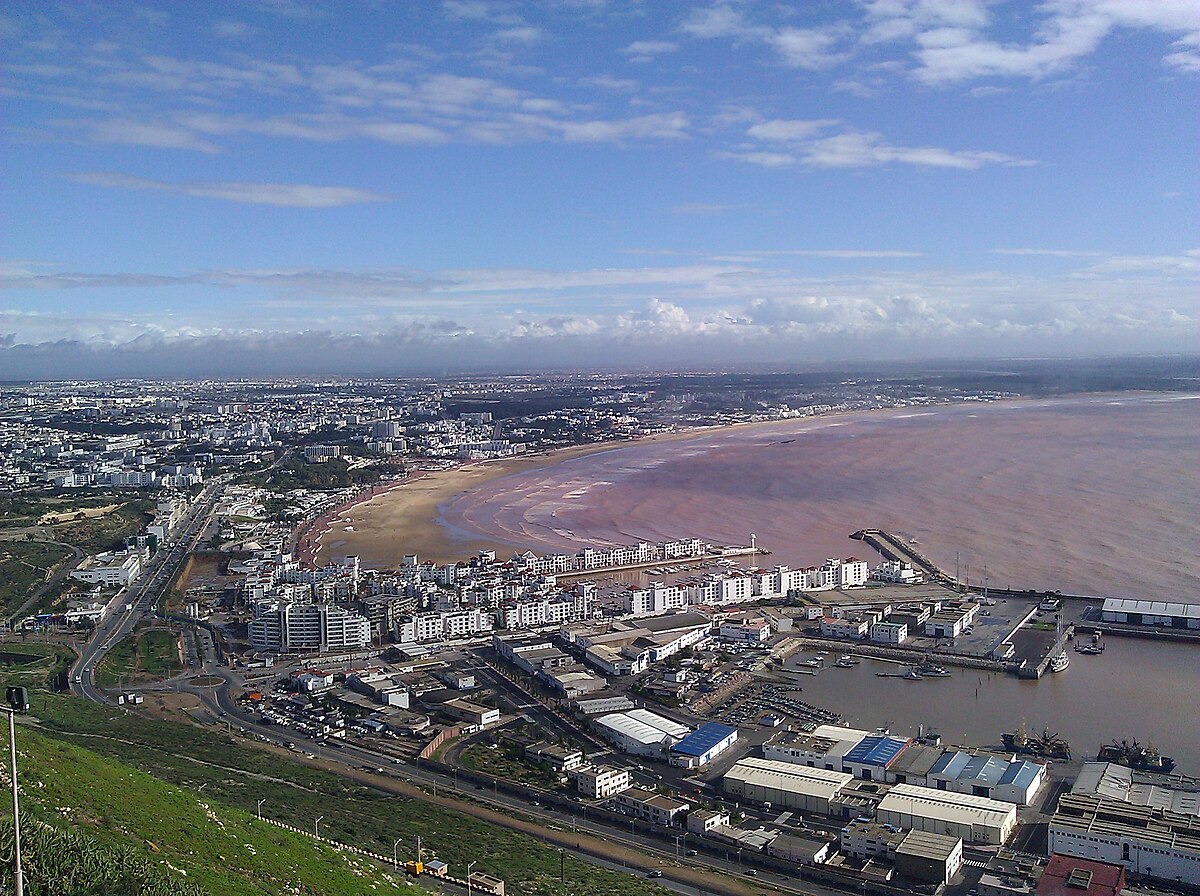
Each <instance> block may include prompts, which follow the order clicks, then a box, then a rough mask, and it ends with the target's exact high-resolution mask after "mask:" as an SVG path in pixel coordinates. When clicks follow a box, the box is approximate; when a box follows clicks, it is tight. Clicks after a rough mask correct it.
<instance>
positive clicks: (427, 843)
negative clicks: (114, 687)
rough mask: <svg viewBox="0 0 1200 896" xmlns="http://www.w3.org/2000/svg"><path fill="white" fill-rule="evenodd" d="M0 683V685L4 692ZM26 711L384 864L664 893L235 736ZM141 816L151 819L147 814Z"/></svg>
mask: <svg viewBox="0 0 1200 896" xmlns="http://www.w3.org/2000/svg"><path fill="white" fill-rule="evenodd" d="M3 677H4V675H3V670H2V669H0V679H2V678H3ZM25 677H26V680H27V681H28V676H25ZM3 683H4V682H3V681H2V680H0V686H3ZM31 703H32V712H33V714H34V715H36V716H38V717H39V718H40V720H41V725H42V728H41V732H42V733H43V734H44V735H46V736H47V738H54V739H57V740H59V741H67V742H69V743H71V744H74V745H76V746H81V747H85V748H86V749H87V750H90V751H93V752H95V753H97V754H100V755H101V756H106V757H110V758H113V759H117V760H120V761H121V762H123V763H126V764H128V765H130V766H133V767H135V768H138V769H141V770H143V771H145V772H147V773H150V774H153V775H154V776H155V777H156V778H159V779H161V780H162V781H165V782H169V783H171V784H174V785H176V786H177V787H182V788H188V790H186V791H179V790H174V791H173V792H174V793H175V794H176V795H175V796H174V797H173V798H174V799H177V800H187V799H191V800H193V801H195V799H196V796H195V794H196V792H197V790H198V789H199V788H201V787H203V793H202V796H203V798H204V799H205V800H206V801H209V800H211V801H213V803H214V804H218V803H219V804H222V805H223V806H228V807H231V808H233V809H240V810H241V811H242V816H241V817H242V818H245V817H248V816H249V815H252V814H253V813H254V812H255V810H256V807H257V802H258V800H260V799H264V800H265V802H264V804H263V815H264V816H265V817H272V818H276V819H278V820H280V821H284V822H288V823H291V824H294V825H296V826H298V827H301V828H305V829H307V828H309V827H311V826H312V824H313V819H315V818H316V817H317V816H324V819H323V820H322V822H321V833H322V835H324V836H327V837H330V838H332V839H335V840H338V841H340V842H343V843H354V844H357V845H359V846H361V847H362V848H364V849H368V850H371V851H373V852H376V853H379V854H382V855H390V854H391V852H392V844H393V842H394V841H395V839H396V838H397V837H401V838H403V845H402V851H401V855H402V856H403V855H406V854H407V855H409V856H410V857H411V853H412V852H413V851H414V847H415V844H416V838H417V835H418V834H419V835H421V838H422V842H423V846H424V848H425V851H426V852H425V855H426V858H430V857H431V856H432V855H436V856H437V857H438V858H440V859H441V860H442V861H445V862H448V863H449V864H450V866H451V871H452V873H453V872H454V871H459V872H461V871H462V870H463V868H464V867H465V866H466V864H467V863H468V862H477V863H478V865H477V868H476V870H480V871H486V872H487V873H488V874H492V875H494V876H496V877H500V878H503V879H504V880H505V881H506V883H507V890H508V892H509V893H510V894H513V896H534V894H537V896H567V894H573V896H650V894H655V896H657V894H661V893H662V892H663V890H662V889H661V888H660V887H658V886H657V885H656V884H654V883H652V882H650V881H647V880H644V879H638V878H634V877H630V876H628V875H625V874H620V873H617V872H612V871H606V870H603V869H599V868H596V867H595V866H592V865H589V864H587V863H585V862H583V861H582V860H580V859H576V858H574V857H573V856H570V855H567V856H566V857H565V860H563V861H564V862H565V865H564V866H563V867H562V868H560V856H559V853H558V850H557V849H554V848H552V847H548V846H546V845H545V844H544V843H542V842H541V841H539V840H538V839H537V838H535V837H531V836H527V835H523V834H519V833H516V832H513V831H508V830H505V829H502V828H497V827H495V826H493V825H490V824H488V823H486V822H484V821H481V820H479V819H476V818H473V817H471V816H469V815H466V814H464V813H461V812H457V811H453V810H450V809H446V808H442V807H440V806H437V805H433V804H430V803H426V802H424V801H420V800H414V799H409V798H406V797H401V796H392V795H385V794H382V793H380V792H378V791H375V790H371V789H369V788H366V787H363V786H360V785H358V784H356V783H354V782H353V781H349V780H347V779H346V778H344V777H342V776H340V775H336V774H333V773H329V772H325V771H322V770H320V769H314V768H310V767H308V766H304V765H300V764H297V763H295V762H293V761H291V760H290V759H289V758H288V757H287V756H284V755H277V754H275V753H269V752H265V751H263V750H260V749H255V748H253V747H252V746H250V745H249V744H247V743H244V742H243V741H242V740H241V739H240V738H239V737H238V736H236V735H235V736H233V737H229V736H226V735H225V734H223V733H219V732H215V731H213V730H208V729H199V728H195V727H192V726H187V725H179V724H174V723H170V722H159V721H155V720H153V719H148V718H145V717H141V716H138V715H134V714H130V713H126V712H122V711H117V710H111V709H108V708H106V707H101V706H96V705H94V704H91V703H87V702H85V701H83V700H78V699H75V698H72V697H67V696H63V695H61V694H54V693H49V692H46V691H44V690H39V691H35V692H34V693H32V694H31ZM79 783H80V785H81V786H82V785H83V784H84V783H85V782H84V781H80V782H79ZM170 790H171V788H168V791H170ZM189 794H190V796H189ZM98 810H99V807H97V811H98ZM109 811H110V812H111V811H112V810H109ZM226 811H228V810H222V812H226ZM146 817H147V818H151V817H153V816H152V813H150V814H148V815H147V816H146ZM237 817H238V816H235V815H224V814H223V815H222V816H221V820H222V821H223V822H225V823H226V824H231V823H233V820H236V818H237ZM238 830H242V829H241V828H239V829H238ZM208 835H212V832H211V831H209V832H208ZM147 836H148V835H147ZM155 842H156V845H158V846H159V847H160V848H161V847H162V844H161V843H159V842H158V841H155ZM217 842H219V843H220V844H221V846H223V847H225V848H224V849H222V850H220V852H219V853H218V854H220V855H222V856H225V857H226V858H230V857H231V856H234V855H237V853H235V851H234V849H233V846H227V845H226V843H225V841H224V840H220V839H218V841H217ZM246 842H250V841H246ZM229 843H230V844H232V843H233V840H232V839H230V840H229ZM263 857H264V850H263V849H259V850H258V856H257V858H263ZM180 860H181V861H183V860H184V859H183V858H182V857H181V859H180ZM560 870H565V880H560V879H559V875H560ZM361 891H362V892H366V891H367V889H366V888H363V889H362V890H361ZM231 892H233V891H231ZM238 892H240V891H238ZM321 892H333V891H331V890H329V891H327V890H322V891H321Z"/></svg>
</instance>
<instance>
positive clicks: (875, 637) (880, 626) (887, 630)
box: [871, 622, 908, 644]
mask: <svg viewBox="0 0 1200 896" xmlns="http://www.w3.org/2000/svg"><path fill="white" fill-rule="evenodd" d="M871 640H872V641H878V642H879V643H880V644H903V643H904V642H905V641H907V640H908V626H907V625H906V624H905V623H903V622H876V623H875V624H874V625H872V626H871Z"/></svg>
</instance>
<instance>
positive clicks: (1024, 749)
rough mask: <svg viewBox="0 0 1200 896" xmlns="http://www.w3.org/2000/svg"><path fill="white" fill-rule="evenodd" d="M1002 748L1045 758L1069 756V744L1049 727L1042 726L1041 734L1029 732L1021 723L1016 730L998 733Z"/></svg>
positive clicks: (1065, 757)
mask: <svg viewBox="0 0 1200 896" xmlns="http://www.w3.org/2000/svg"><path fill="white" fill-rule="evenodd" d="M1000 739H1001V741H1002V742H1003V743H1004V749H1006V750H1012V751H1013V752H1014V753H1023V754H1025V755H1028V756H1041V757H1043V758H1045V759H1062V760H1068V759H1070V758H1071V745H1070V744H1069V743H1067V742H1066V741H1065V740H1064V739H1063V738H1061V737H1059V736H1058V734H1051V733H1050V729H1049V728H1043V729H1042V733H1041V734H1029V733H1027V732H1026V731H1025V725H1024V723H1022V724H1021V725H1020V727H1018V728H1017V730H1016V731H1005V732H1003V733H1001V735H1000Z"/></svg>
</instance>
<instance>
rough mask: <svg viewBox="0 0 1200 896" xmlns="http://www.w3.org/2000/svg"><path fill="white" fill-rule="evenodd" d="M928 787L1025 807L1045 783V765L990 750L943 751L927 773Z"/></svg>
mask: <svg viewBox="0 0 1200 896" xmlns="http://www.w3.org/2000/svg"><path fill="white" fill-rule="evenodd" d="M927 777H928V779H929V786H931V787H935V788H937V789H938V790H949V791H954V792H955V793H970V794H974V795H975V796H986V797H991V798H992V799H994V800H1003V801H1004V802H1006V803H1016V804H1017V805H1018V806H1026V805H1028V804H1029V802H1030V801H1031V800H1032V799H1033V797H1034V795H1035V794H1036V793H1037V792H1038V791H1039V790H1040V789H1041V787H1042V785H1043V784H1044V783H1045V782H1046V766H1044V765H1042V764H1040V763H1037V762H1030V761H1029V760H1027V759H1012V760H1010V759H1003V758H1001V757H999V756H994V755H991V754H989V753H978V754H976V753H967V752H964V751H962V750H954V751H950V752H947V753H945V754H944V755H943V756H942V758H941V759H939V760H938V761H937V763H936V764H934V766H933V768H932V769H930V770H929V774H928V776H927Z"/></svg>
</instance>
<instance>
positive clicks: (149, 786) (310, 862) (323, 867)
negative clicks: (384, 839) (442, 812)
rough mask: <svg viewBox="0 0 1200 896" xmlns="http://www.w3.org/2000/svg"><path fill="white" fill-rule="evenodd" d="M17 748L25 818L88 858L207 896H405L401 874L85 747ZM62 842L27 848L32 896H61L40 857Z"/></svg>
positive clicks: (48, 862)
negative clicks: (72, 838)
mask: <svg viewBox="0 0 1200 896" xmlns="http://www.w3.org/2000/svg"><path fill="white" fill-rule="evenodd" d="M17 743H18V751H19V757H18V765H19V768H20V774H21V789H22V791H23V792H24V793H25V794H26V799H25V803H24V805H23V806H22V810H23V811H22V813H21V814H22V816H23V817H24V816H25V815H26V814H28V815H29V816H30V819H29V820H26V819H24V818H23V820H24V821H26V826H27V827H29V828H30V829H31V830H32V831H34V832H37V831H39V830H44V829H45V828H46V826H50V827H53V828H58V829H59V830H60V831H61V830H64V829H70V830H73V831H75V832H77V833H79V834H81V835H82V836H81V837H80V838H79V839H78V841H77V844H76V846H77V847H78V848H80V849H82V850H88V849H89V848H90V849H94V848H96V847H97V846H98V847H99V848H100V849H107V850H109V851H110V852H111V853H113V854H118V853H121V852H122V851H125V852H127V853H129V854H130V856H131V857H132V858H133V859H135V860H144V861H146V862H148V863H149V865H150V867H152V868H157V869H159V870H160V871H161V875H158V876H161V877H166V878H168V879H170V880H172V881H174V882H175V884H177V885H178V884H184V883H188V884H191V885H194V886H195V887H197V888H199V892H202V893H213V894H226V893H228V894H242V893H245V894H267V893H271V894H274V893H278V894H285V893H287V894H310V893H311V894H318V893H320V894H329V896H350V894H359V893H364V892H378V893H387V892H394V891H396V890H397V889H403V888H404V887H405V883H404V881H403V875H402V874H400V875H397V874H394V873H393V872H392V871H391V870H390V869H385V868H383V867H382V866H380V865H378V864H377V863H375V862H373V861H372V860H369V859H366V858H362V857H358V856H354V855H352V854H349V853H345V852H341V851H339V850H335V849H333V848H332V847H329V846H326V845H324V844H322V843H319V842H317V841H315V840H312V839H311V838H308V837H305V836H303V835H301V834H295V833H292V832H290V831H286V830H283V829H280V828H277V827H275V826H273V825H269V824H267V823H264V822H261V821H258V820H257V819H255V818H254V817H253V816H251V815H250V814H249V813H247V812H244V811H242V810H239V809H234V808H230V807H228V806H224V805H221V804H219V803H217V802H215V801H212V800H210V799H208V798H207V794H204V793H200V794H196V793H194V792H191V791H188V790H184V789H181V788H179V787H174V786H171V785H169V784H166V783H164V782H162V781H160V780H158V779H157V778H154V777H152V776H151V775H149V774H146V773H145V772H141V771H138V770H137V769H134V768H131V767H130V766H127V765H124V764H122V763H119V762H116V761H114V760H111V759H107V758H104V757H102V756H100V755H97V754H96V753H93V752H91V751H89V750H86V749H83V748H81V747H77V746H74V745H72V744H68V743H64V742H62V741H56V740H53V739H52V738H49V737H45V736H43V735H41V734H38V733H35V732H32V731H28V730H26V729H21V730H20V731H19V733H18V736H17ZM30 822H32V823H30ZM61 840H62V837H61V836H59V837H51V838H48V842H44V841H43V840H41V839H38V838H35V839H34V840H32V841H31V843H30V844H29V846H26V849H27V851H28V854H29V859H28V862H29V867H30V878H31V883H32V885H33V886H32V887H31V892H34V893H39V892H40V893H51V892H56V893H57V892H62V890H61V889H60V881H59V878H58V876H57V875H58V874H59V873H60V872H59V871H58V865H59V863H60V859H61V857H60V856H56V855H53V854H50V855H46V854H42V853H41V852H40V848H53V847H54V846H58V845H61ZM23 845H25V843H24V839H23ZM30 847H32V848H30ZM136 864H137V862H136V861H135V862H133V863H131V867H133V866H134V865H136ZM39 872H40V873H41V877H42V879H41V880H39V879H38V875H39ZM176 889H179V887H178V886H177V887H176ZM79 892H98V891H87V890H82V889H81V890H79ZM104 892H107V890H105V891H104ZM128 892H140V891H138V890H129V891H128ZM164 892H170V890H168V891H164Z"/></svg>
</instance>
